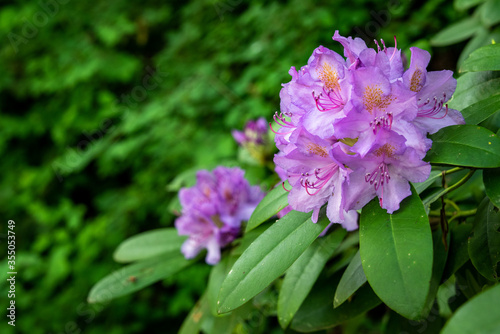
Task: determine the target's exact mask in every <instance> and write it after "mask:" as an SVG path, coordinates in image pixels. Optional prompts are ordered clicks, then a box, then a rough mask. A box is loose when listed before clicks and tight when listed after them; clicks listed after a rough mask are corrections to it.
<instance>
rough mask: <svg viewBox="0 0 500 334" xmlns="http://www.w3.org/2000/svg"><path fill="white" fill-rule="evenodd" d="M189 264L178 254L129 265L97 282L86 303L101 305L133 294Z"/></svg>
mask: <svg viewBox="0 0 500 334" xmlns="http://www.w3.org/2000/svg"><path fill="white" fill-rule="evenodd" d="M191 263H192V261H188V260H186V259H185V258H184V256H183V255H182V254H180V253H179V254H176V255H174V256H172V255H171V256H170V257H166V256H164V255H160V256H156V257H153V258H149V259H147V260H144V261H140V262H137V263H134V264H130V265H128V266H125V267H123V268H121V269H119V270H117V271H115V272H113V273H111V274H110V275H108V276H106V277H104V278H103V279H101V280H100V281H99V282H97V284H96V285H94V286H93V287H92V289H91V290H90V293H89V296H88V302H89V303H102V302H105V301H108V300H111V299H114V298H117V297H121V296H124V295H127V294H129V293H132V292H135V291H137V290H140V289H142V288H144V287H146V286H148V285H151V284H153V283H155V282H157V281H159V280H162V279H164V278H167V277H168V276H171V275H173V274H175V273H177V272H178V271H180V270H181V269H183V268H185V267H187V266H188V265H189V264H191Z"/></svg>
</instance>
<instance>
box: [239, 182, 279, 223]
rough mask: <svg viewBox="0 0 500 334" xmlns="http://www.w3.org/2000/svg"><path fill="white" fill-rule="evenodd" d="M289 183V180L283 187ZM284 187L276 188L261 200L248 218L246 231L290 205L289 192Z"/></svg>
mask: <svg viewBox="0 0 500 334" xmlns="http://www.w3.org/2000/svg"><path fill="white" fill-rule="evenodd" d="M287 185H288V181H287V182H286V183H285V184H284V185H283V187H286V186H287ZM283 187H282V186H278V187H276V188H274V189H273V190H271V191H270V192H269V193H268V194H267V195H266V197H264V198H263V199H262V201H260V203H259V205H257V207H256V208H255V210H254V212H253V213H252V216H251V217H250V219H249V220H248V224H247V228H246V232H248V231H250V230H252V229H254V228H256V227H257V226H259V225H260V224H262V223H263V222H265V221H266V220H268V219H269V218H271V217H272V216H274V215H275V214H277V213H278V212H280V211H281V210H282V209H284V208H285V207H286V206H287V205H288V192H287V191H286V190H285V189H284V188H283Z"/></svg>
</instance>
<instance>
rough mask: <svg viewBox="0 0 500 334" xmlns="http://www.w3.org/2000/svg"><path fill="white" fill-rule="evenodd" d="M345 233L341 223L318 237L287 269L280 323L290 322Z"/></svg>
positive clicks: (281, 299) (283, 325) (282, 294)
mask: <svg viewBox="0 0 500 334" xmlns="http://www.w3.org/2000/svg"><path fill="white" fill-rule="evenodd" d="M345 235H346V230H344V229H343V228H341V227H339V228H337V229H336V230H335V231H333V232H332V233H330V234H328V235H327V236H325V237H322V238H318V239H316V241H314V242H313V243H312V245H311V246H309V248H307V249H306V251H305V252H304V253H303V254H302V255H301V256H300V257H299V258H298V259H297V261H295V262H294V263H293V264H292V266H291V267H290V268H289V269H288V270H287V272H286V275H285V279H284V280H283V284H282V285H281V290H280V294H279V297H278V321H279V323H280V325H281V327H283V328H286V327H287V326H288V324H289V323H290V321H291V320H292V318H293V316H294V315H295V312H297V310H298V309H299V307H300V305H301V304H302V302H303V301H304V299H306V297H307V295H308V294H309V292H310V291H311V289H312V287H313V285H314V283H315V282H316V280H317V279H318V276H319V274H320V273H321V271H322V270H323V267H324V266H325V264H326V262H327V261H328V259H329V258H330V257H331V256H332V254H333V252H334V251H335V250H336V249H337V247H338V246H339V245H340V243H341V242H342V240H343V239H344V237H345Z"/></svg>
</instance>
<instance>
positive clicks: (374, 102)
mask: <svg viewBox="0 0 500 334" xmlns="http://www.w3.org/2000/svg"><path fill="white" fill-rule="evenodd" d="M383 94H384V92H382V89H380V87H379V86H378V85H371V86H366V87H365V93H364V94H363V100H364V104H365V108H366V110H368V112H369V113H370V114H373V110H375V109H380V110H385V108H387V107H388V106H389V105H390V104H391V103H392V101H394V100H395V99H396V97H393V96H392V95H388V96H384V95H383Z"/></svg>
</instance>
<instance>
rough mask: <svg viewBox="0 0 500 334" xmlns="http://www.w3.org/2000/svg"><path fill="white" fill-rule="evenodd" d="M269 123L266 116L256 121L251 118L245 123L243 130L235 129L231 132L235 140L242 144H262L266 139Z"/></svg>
mask: <svg viewBox="0 0 500 334" xmlns="http://www.w3.org/2000/svg"><path fill="white" fill-rule="evenodd" d="M268 129H269V128H268V124H267V121H266V119H265V118H264V117H261V118H259V119H257V120H255V121H253V120H251V121H248V122H247V123H246V124H245V128H244V130H243V131H238V130H233V131H232V132H231V133H232V135H233V138H234V140H236V142H237V143H238V144H239V145H241V146H244V145H248V144H250V143H251V144H254V145H262V144H264V143H265V141H266V137H267V131H268Z"/></svg>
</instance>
